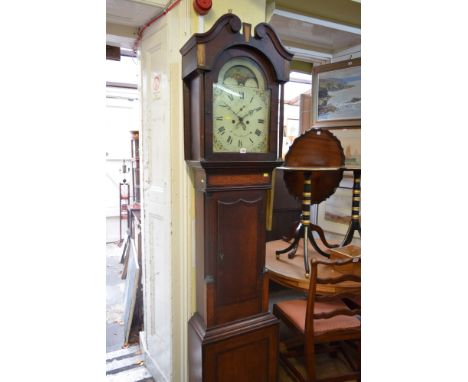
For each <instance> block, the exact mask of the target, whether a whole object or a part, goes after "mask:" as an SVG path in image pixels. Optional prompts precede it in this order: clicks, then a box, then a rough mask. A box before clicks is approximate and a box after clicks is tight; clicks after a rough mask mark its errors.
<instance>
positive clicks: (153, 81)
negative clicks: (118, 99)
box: [140, 1, 193, 381]
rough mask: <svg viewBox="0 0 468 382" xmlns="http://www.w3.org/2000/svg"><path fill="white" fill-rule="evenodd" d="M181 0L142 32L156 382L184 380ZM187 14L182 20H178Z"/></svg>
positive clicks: (186, 301) (186, 258)
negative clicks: (143, 33)
mask: <svg viewBox="0 0 468 382" xmlns="http://www.w3.org/2000/svg"><path fill="white" fill-rule="evenodd" d="M189 5H190V4H189V2H187V1H183V2H181V3H180V4H179V5H178V6H177V7H175V8H174V9H173V10H172V11H171V12H169V13H168V14H167V15H166V16H164V17H162V18H161V19H160V20H159V21H157V22H156V23H155V24H154V25H153V26H151V27H150V28H148V29H147V30H146V31H145V35H144V39H143V41H142V45H141V50H140V58H141V68H142V77H141V78H142V84H141V89H142V100H141V102H142V119H143V128H142V134H141V137H142V139H141V145H142V146H141V149H142V151H141V158H142V161H141V167H142V172H143V174H142V179H143V181H142V212H143V214H142V215H143V293H144V332H143V333H142V336H141V342H142V345H143V348H144V351H145V360H146V366H147V368H148V369H149V370H150V372H151V374H152V375H153V377H154V378H155V379H156V380H157V381H185V380H187V377H186V375H187V362H186V359H187V355H186V353H187V345H186V342H187V339H186V337H187V321H188V318H189V316H190V314H191V313H192V312H191V311H190V306H191V305H193V304H192V301H191V295H190V293H189V291H190V274H191V270H190V266H192V264H191V261H190V258H191V225H192V223H191V217H190V216H191V214H190V211H189V210H190V205H191V202H190V198H191V197H192V196H191V193H192V191H191V189H192V186H191V183H190V178H189V172H188V171H187V169H186V165H185V161H184V158H183V119H182V80H181V56H180V53H179V49H180V47H181V46H182V45H183V43H184V42H185V41H186V39H187V38H188V36H189V35H188V32H187V25H188V17H187V14H188V6H189ZM183 20H186V21H183Z"/></svg>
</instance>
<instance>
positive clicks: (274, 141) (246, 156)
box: [181, 14, 292, 382]
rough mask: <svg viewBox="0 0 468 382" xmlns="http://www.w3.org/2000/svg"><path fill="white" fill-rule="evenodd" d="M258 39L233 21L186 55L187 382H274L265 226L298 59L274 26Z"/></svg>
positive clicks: (197, 40)
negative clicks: (190, 200) (192, 265)
mask: <svg viewBox="0 0 468 382" xmlns="http://www.w3.org/2000/svg"><path fill="white" fill-rule="evenodd" d="M251 29H252V28H251V26H250V25H249V24H245V23H244V24H243V23H241V21H240V19H239V18H238V17H237V16H235V15H233V14H226V15H224V16H221V18H220V19H218V21H217V22H216V23H215V24H214V26H213V27H212V28H211V29H210V30H209V31H208V32H206V33H201V34H195V35H193V36H192V37H191V38H190V39H189V40H188V41H187V43H186V44H185V45H184V46H183V47H182V49H181V54H182V76H183V84H184V134H185V135H184V138H185V159H186V161H187V164H188V166H190V167H191V168H192V169H193V172H194V177H193V180H194V183H195V189H196V205H195V226H196V228H195V229H196V234H195V236H196V288H197V289H196V299H197V312H196V313H195V314H194V315H193V317H192V318H191V319H190V321H189V324H188V339H189V355H188V358H189V379H190V381H204V382H208V381H217V382H218V381H219V382H220V381H222V382H240V381H242V382H246V381H252V382H262V381H265V382H267V381H276V373H277V364H278V358H277V354H278V321H277V320H276V318H275V317H274V316H273V315H272V314H270V313H269V312H268V285H267V283H268V280H267V276H268V275H267V273H266V268H265V238H266V230H265V216H266V200H267V192H268V190H269V189H271V174H272V171H273V169H274V168H275V167H277V166H279V165H281V164H282V161H281V160H280V148H281V147H282V135H283V132H282V126H283V111H282V106H281V105H282V99H283V84H284V83H285V82H286V81H288V79H289V62H290V60H291V59H292V55H291V54H290V53H289V52H288V51H287V50H286V49H285V48H284V47H283V45H282V44H281V42H280V40H279V39H278V37H277V35H276V33H275V32H274V31H273V29H272V28H271V26H270V25H268V24H266V23H261V24H258V25H257V26H256V28H255V30H254V33H253V35H252V30H251Z"/></svg>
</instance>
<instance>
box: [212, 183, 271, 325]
mask: <svg viewBox="0 0 468 382" xmlns="http://www.w3.org/2000/svg"><path fill="white" fill-rule="evenodd" d="M211 207H212V208H213V213H214V214H215V216H216V218H215V220H216V224H215V227H214V228H215V230H216V231H217V233H216V234H215V237H217V243H216V248H214V249H215V253H213V255H214V256H215V259H216V260H215V264H216V275H215V283H216V286H215V304H214V309H215V324H221V323H224V322H229V321H232V320H236V319H238V318H241V317H247V316H250V315H253V314H257V313H260V312H261V311H262V279H263V278H262V270H263V267H264V243H265V225H264V223H263V222H264V221H265V214H264V210H265V191H264V190H255V191H243V192H220V193H216V194H214V195H213V201H212V202H211Z"/></svg>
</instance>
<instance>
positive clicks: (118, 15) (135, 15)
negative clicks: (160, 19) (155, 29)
mask: <svg viewBox="0 0 468 382" xmlns="http://www.w3.org/2000/svg"><path fill="white" fill-rule="evenodd" d="M166 3H167V1H164V0H160V1H151V0H148V1H136V0H106V22H107V23H111V24H117V25H125V26H130V27H137V28H138V27H140V26H142V25H144V24H145V23H147V22H148V21H149V20H151V19H152V18H153V17H154V16H156V15H157V14H158V13H159V12H160V11H161V10H162V9H163V7H164V5H165V4H166Z"/></svg>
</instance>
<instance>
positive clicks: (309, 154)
mask: <svg viewBox="0 0 468 382" xmlns="http://www.w3.org/2000/svg"><path fill="white" fill-rule="evenodd" d="M343 165H344V153H343V148H342V147H341V144H340V141H339V140H338V139H337V138H336V137H335V136H334V135H333V134H332V133H330V132H329V131H326V130H322V129H310V130H308V131H306V132H305V133H304V134H302V135H301V136H299V137H298V138H296V140H295V141H294V143H293V144H292V146H291V147H290V149H289V151H288V154H287V155H286V158H285V165H284V167H282V168H281V169H283V170H285V173H284V181H285V183H286V187H287V188H288V190H289V192H290V194H291V195H293V196H294V197H296V198H298V199H300V200H301V201H302V213H301V219H300V223H299V225H298V226H297V228H296V231H295V234H294V236H293V237H292V242H291V243H290V245H289V246H287V247H286V248H284V249H281V250H278V251H277V253H276V254H277V256H278V258H279V256H280V255H281V254H283V253H288V257H289V258H293V257H294V256H295V253H296V251H297V245H298V242H299V239H300V238H306V239H308V240H309V241H310V242H311V244H312V246H313V247H314V249H315V250H316V251H317V252H318V253H320V254H322V255H324V256H328V254H327V253H325V252H324V251H322V249H321V248H320V247H319V246H318V245H317V243H316V242H315V239H314V236H313V233H312V231H316V232H317V233H318V234H319V236H320V238H321V240H322V242H323V243H324V244H325V246H327V247H329V248H332V247H334V246H335V245H332V244H329V243H328V242H327V240H326V239H325V235H324V233H323V230H322V229H321V228H320V227H319V226H317V225H315V224H312V223H311V221H310V206H311V205H312V204H319V203H320V202H322V201H323V200H325V199H326V198H328V197H329V196H330V195H332V194H333V193H334V192H335V190H336V188H337V187H338V186H339V184H340V181H341V179H342V178H343ZM304 269H305V274H306V277H308V276H309V274H310V270H309V260H308V254H307V246H304Z"/></svg>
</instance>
